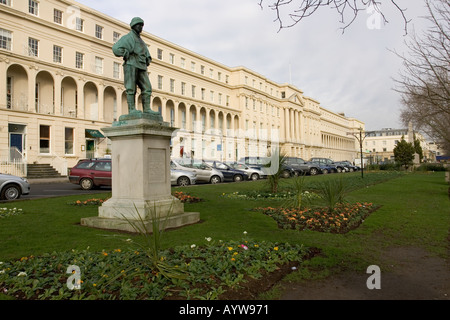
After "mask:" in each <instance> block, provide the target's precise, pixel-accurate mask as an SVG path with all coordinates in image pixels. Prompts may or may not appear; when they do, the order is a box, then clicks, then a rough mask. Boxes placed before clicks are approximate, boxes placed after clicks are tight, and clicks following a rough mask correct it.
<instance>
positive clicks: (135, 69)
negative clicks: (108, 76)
mask: <svg viewBox="0 0 450 320" xmlns="http://www.w3.org/2000/svg"><path fill="white" fill-rule="evenodd" d="M130 27H131V31H130V32H129V33H128V34H126V35H124V36H123V37H121V38H120V39H119V41H117V42H116V43H115V44H114V45H113V47H112V50H113V53H114V55H115V56H116V57H123V60H124V63H123V71H124V85H125V89H126V94H127V103H128V113H129V114H130V115H131V116H133V117H142V114H141V111H139V110H137V109H136V106H135V101H136V86H138V87H139V88H140V89H141V98H142V107H143V110H144V114H150V115H154V116H157V117H156V118H158V119H159V118H161V115H160V114H159V112H155V111H152V110H151V109H150V96H151V94H152V85H151V83H150V80H149V78H148V74H147V67H148V66H149V65H150V62H151V61H152V57H151V56H150V52H149V51H148V48H147V45H146V44H145V42H144V41H143V40H142V38H141V35H140V34H141V32H142V29H143V27H144V20H142V19H141V18H139V17H135V18H133V19H132V20H131V23H130Z"/></svg>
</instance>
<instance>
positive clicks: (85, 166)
mask: <svg viewBox="0 0 450 320" xmlns="http://www.w3.org/2000/svg"><path fill="white" fill-rule="evenodd" d="M94 164H95V162H93V161H83V162H80V163H79V164H78V165H77V166H76V167H77V168H78V169H90V168H92V167H93V166H94Z"/></svg>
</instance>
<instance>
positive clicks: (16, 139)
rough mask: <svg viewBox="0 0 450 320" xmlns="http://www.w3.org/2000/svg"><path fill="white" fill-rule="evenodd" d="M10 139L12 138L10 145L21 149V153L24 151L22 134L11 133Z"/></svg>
mask: <svg viewBox="0 0 450 320" xmlns="http://www.w3.org/2000/svg"><path fill="white" fill-rule="evenodd" d="M10 139H11V142H10V147H16V148H17V150H19V151H20V153H22V147H23V143H22V134H18V133H11V135H10Z"/></svg>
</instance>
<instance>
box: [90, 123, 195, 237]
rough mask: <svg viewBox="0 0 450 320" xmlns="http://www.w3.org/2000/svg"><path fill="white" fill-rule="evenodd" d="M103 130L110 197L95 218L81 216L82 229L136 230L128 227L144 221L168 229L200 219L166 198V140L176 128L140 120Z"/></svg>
mask: <svg viewBox="0 0 450 320" xmlns="http://www.w3.org/2000/svg"><path fill="white" fill-rule="evenodd" d="M102 130H103V132H104V134H105V135H106V136H107V137H108V138H109V139H111V142H112V146H111V149H112V197H111V198H110V199H109V200H107V201H106V202H104V203H103V205H102V206H101V207H99V215H98V217H90V218H84V219H82V220H81V224H82V225H85V226H90V227H97V228H102V229H114V230H124V231H130V232H135V229H134V228H133V226H132V225H131V223H133V224H136V225H140V226H142V224H143V223H145V228H146V229H147V230H149V231H151V230H152V222H153V221H158V223H159V225H160V228H165V229H168V228H175V227H180V226H183V225H187V224H192V223H196V222H198V221H199V220H200V214H199V213H198V212H188V213H186V212H184V204H183V203H181V201H180V200H178V199H177V198H175V197H173V196H172V195H171V184H170V139H171V136H172V132H173V131H174V130H176V128H172V127H169V126H168V125H167V123H164V122H162V121H155V120H152V119H146V118H140V119H131V120H126V121H118V122H114V123H113V126H112V127H108V128H103V129H102ZM130 222H131V223H130Z"/></svg>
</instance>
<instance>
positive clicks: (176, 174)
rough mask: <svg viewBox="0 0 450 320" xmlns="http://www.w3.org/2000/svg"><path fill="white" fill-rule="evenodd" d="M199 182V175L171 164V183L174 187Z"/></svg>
mask: <svg viewBox="0 0 450 320" xmlns="http://www.w3.org/2000/svg"><path fill="white" fill-rule="evenodd" d="M196 182H197V174H195V173H193V172H190V171H187V170H180V169H177V168H176V164H174V163H173V162H171V163H170V183H171V185H173V186H180V187H184V186H188V185H191V184H195V183H196Z"/></svg>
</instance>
